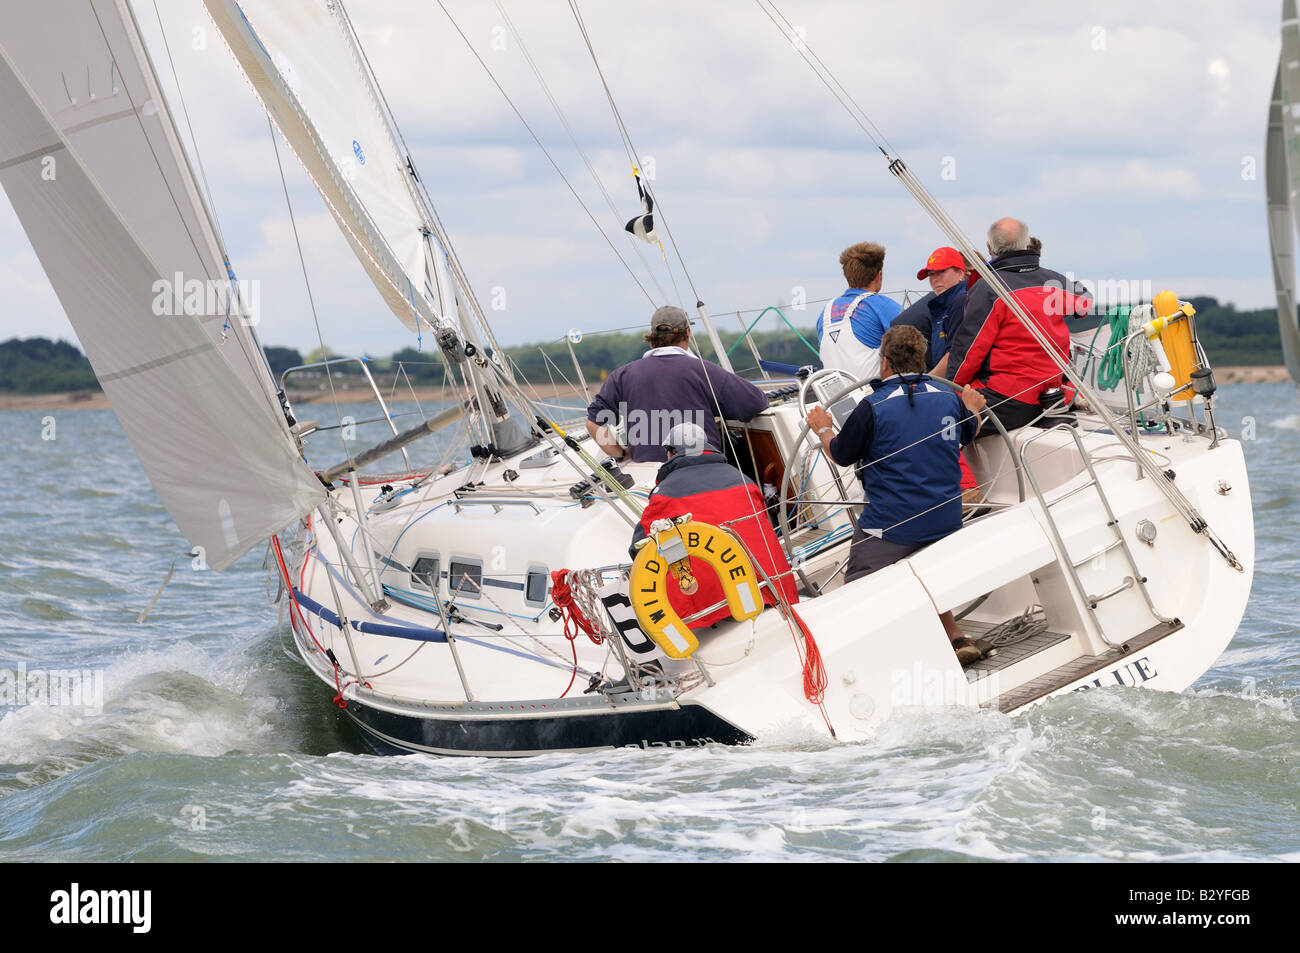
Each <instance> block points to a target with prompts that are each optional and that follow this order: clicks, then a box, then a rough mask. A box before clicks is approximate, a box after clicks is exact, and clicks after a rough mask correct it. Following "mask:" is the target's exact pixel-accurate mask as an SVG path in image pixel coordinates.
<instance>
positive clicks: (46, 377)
mask: <svg viewBox="0 0 1300 953" xmlns="http://www.w3.org/2000/svg"><path fill="white" fill-rule="evenodd" d="M1190 300H1191V303H1192V305H1193V307H1195V308H1196V312H1197V315H1196V319H1197V322H1196V326H1197V331H1198V333H1199V335H1200V339H1201V344H1202V345H1203V346H1204V348H1205V350H1206V353H1207V354H1209V356H1210V360H1212V361H1213V362H1214V363H1215V364H1217V365H1220V366H1228V365H1268V364H1281V363H1282V346H1281V342H1280V339H1279V337H1278V329H1277V312H1276V311H1274V310H1273V309H1270V308H1261V309H1259V310H1255V311H1238V310H1237V309H1236V308H1235V307H1234V306H1233V305H1232V304H1231V303H1224V304H1220V303H1219V301H1218V300H1217V299H1215V298H1210V297H1195V298H1191V299H1190ZM1096 323H1097V321H1096V320H1095V319H1094V320H1093V321H1092V322H1091V323H1090V324H1087V323H1075V324H1073V325H1072V330H1079V329H1081V328H1087V327H1090V326H1093V325H1095V324H1096ZM801 333H802V334H803V337H804V338H806V339H807V340H809V341H812V342H814V344H815V341H816V332H815V331H813V330H809V329H805V330H802V332H801ZM740 336H741V335H740V332H739V331H722V332H720V334H719V337H720V338H721V339H722V343H723V347H724V348H725V349H727V350H729V351H730V353H731V360H732V363H733V364H734V365H735V367H736V369H737V371H739V372H741V373H742V374H743V373H746V372H747V371H748V370H753V369H755V367H756V365H755V362H754V358H753V353H752V351H751V350H750V348H749V346H748V345H747V344H745V343H743V342H741V343H738V342H739V339H740ZM752 337H753V339H754V343H755V344H756V345H757V347H758V350H759V353H760V354H761V355H762V356H763V358H764V360H770V361H780V362H782V363H785V364H794V365H802V364H811V363H816V362H817V357H816V354H815V353H814V352H813V351H812V350H810V348H809V347H808V346H807V345H806V344H805V343H804V342H803V341H802V340H800V338H799V337H798V336H797V335H796V334H795V333H794V332H792V331H790V330H789V329H787V328H782V329H781V330H779V331H755V332H753V334H752ZM700 346H701V349H702V351H703V353H704V356H705V357H706V358H709V359H714V358H715V355H714V354H713V350H712V348H711V347H710V346H709V343H708V341H707V339H706V338H705V337H704V336H703V335H701V336H700ZM645 349H646V345H645V342H644V341H643V340H642V339H641V335H640V334H636V333H622V334H589V335H587V336H585V337H584V338H583V339H582V340H581V341H580V342H579V343H577V344H575V345H574V348H573V350H574V353H575V354H576V355H577V358H578V360H579V361H580V362H581V364H582V370H583V373H584V374H586V376H587V380H588V383H591V382H593V381H599V380H602V379H603V378H604V377H605V375H606V374H608V373H609V372H610V371H612V370H613V369H614V368H616V367H619V366H621V365H623V364H626V363H627V362H628V361H632V360H635V359H636V358H638V357H640V356H641V354H643V353H644V352H645ZM504 350H505V353H506V355H507V357H508V358H509V360H510V362H511V363H512V364H513V365H514V366H515V367H516V369H517V370H516V373H519V374H522V376H523V377H524V378H525V379H526V380H528V381H530V382H532V383H534V384H545V383H549V382H550V381H554V382H555V383H557V384H561V383H563V382H564V381H566V380H567V381H569V382H571V383H575V384H576V383H577V378H576V372H575V370H574V366H573V359H572V357H571V356H570V353H569V344H568V342H567V341H566V340H565V339H564V338H561V339H559V340H556V341H550V342H546V343H541V344H525V345H519V346H516V347H508V348H505V349H504ZM265 351H266V357H267V362H268V364H270V366H271V371H272V373H273V374H274V375H275V376H276V378H277V379H278V378H279V376H280V374H281V373H282V372H283V371H284V370H285V369H287V368H289V367H293V366H295V365H298V364H304V363H311V362H313V361H318V360H320V359H321V351H320V349H319V348H317V349H316V350H314V351H311V352H308V353H307V354H306V355H304V354H303V353H302V352H300V351H299V350H297V349H296V348H291V347H274V346H273V347H267V348H265ZM367 360H368V361H369V362H370V364H371V370H372V372H373V373H374V374H375V376H376V378H382V379H384V380H387V381H391V380H392V379H393V378H394V376H396V377H397V379H398V382H399V384H401V383H404V380H403V379H402V377H401V374H402V373H404V374H405V376H406V378H409V380H410V381H411V383H412V384H415V385H417V386H438V385H440V384H442V383H443V377H444V371H443V367H442V362H441V361H440V360H439V357H438V353H437V351H436V349H432V348H426V349H425V350H423V351H420V350H417V349H416V348H413V347H406V348H402V349H401V350H399V351H397V352H395V353H394V354H392V355H390V356H389V357H386V358H380V357H374V356H369V355H367ZM399 363H400V365H401V370H400V371H399V369H398V365H399ZM332 373H334V374H335V375H337V376H339V377H343V378H348V377H350V376H357V375H359V370H358V369H357V368H356V366H355V365H351V366H349V365H347V364H341V365H338V366H337V367H335V368H333V369H332ZM98 389H99V382H98V381H97V380H96V379H95V375H94V372H93V371H92V370H91V368H90V362H89V361H88V360H86V358H85V356H84V355H82V353H81V351H80V350H79V349H78V348H77V347H76V346H75V345H72V344H69V343H67V342H66V341H50V340H48V339H46V338H27V339H25V340H22V339H19V338H11V339H10V340H8V341H5V342H3V343H0V393H11V394H48V393H54V392H57V391H77V390H98Z"/></svg>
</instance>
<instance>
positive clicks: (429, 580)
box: [411, 556, 438, 592]
mask: <svg viewBox="0 0 1300 953" xmlns="http://www.w3.org/2000/svg"><path fill="white" fill-rule="evenodd" d="M411 585H412V586H414V587H416V588H417V589H428V590H429V591H430V592H437V591H438V557H437V556H421V557H420V558H419V559H417V560H416V561H415V562H414V563H412V564H411Z"/></svg>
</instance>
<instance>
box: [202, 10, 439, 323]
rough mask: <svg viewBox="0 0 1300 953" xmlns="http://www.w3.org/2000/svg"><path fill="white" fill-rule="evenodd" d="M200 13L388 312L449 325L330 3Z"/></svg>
mask: <svg viewBox="0 0 1300 953" xmlns="http://www.w3.org/2000/svg"><path fill="white" fill-rule="evenodd" d="M204 3H205V5H206V6H207V8H208V12H209V13H210V14H211V15H212V18H213V21H214V22H215V23H216V25H217V28H218V29H219V30H220V31H221V33H222V35H223V36H224V37H225V38H226V42H227V43H228V44H229V45H230V48H231V50H232V52H233V53H234V55H235V58H236V59H237V60H238V62H239V65H240V67H241V68H242V69H243V71H244V73H245V75H247V76H248V78H249V80H250V81H251V82H252V84H253V87H254V88H255V89H256V91H257V94H258V96H259V97H261V99H262V103H263V105H265V107H266V109H267V111H268V112H269V113H270V114H271V117H272V118H273V119H274V120H275V123H276V125H277V126H278V127H279V129H280V131H281V133H282V134H283V135H284V137H285V139H286V140H287V141H288V142H289V144H290V146H291V147H292V148H293V150H294V152H295V153H296V154H297V156H298V158H299V159H300V160H301V161H302V163H303V166H304V167H305V168H306V169H307V172H308V174H309V175H310V176H311V178H312V180H313V182H314V183H315V185H316V188H317V189H319V190H320V192H321V194H322V195H323V196H324V198H325V201H326V203H327V204H328V205H329V208H330V211H331V212H332V213H333V214H334V217H335V219H336V220H337V221H338V223H339V226H340V227H341V228H342V230H343V234H344V235H345V236H346V237H347V239H348V242H349V243H350V244H351V245H352V248H353V251H354V252H355V253H356V255H357V257H358V258H359V259H360V261H361V264H362V265H363V266H364V267H365V269H366V272H367V273H368V274H369V275H370V278H371V280H372V281H374V283H375V285H376V287H378V289H379V292H380V294H382V295H383V297H384V300H385V302H387V304H388V306H389V307H390V308H391V309H392V310H393V313H394V314H396V315H397V317H398V318H399V319H400V320H401V321H402V322H403V323H404V324H405V325H406V326H407V327H408V328H410V329H412V330H418V329H419V326H417V316H419V317H421V318H423V319H425V321H426V322H428V324H425V325H423V327H425V328H427V327H428V326H429V325H431V324H436V323H438V322H439V319H442V318H445V319H447V320H449V321H453V322H454V320H455V318H454V316H455V314H456V305H455V297H454V293H453V292H452V286H451V284H450V283H449V282H448V280H447V275H446V270H445V265H444V263H443V261H442V253H441V250H436V251H435V250H434V249H435V247H436V246H435V245H434V244H433V243H431V242H430V241H429V239H430V237H431V236H432V235H433V223H432V222H429V221H427V220H426V215H425V213H424V209H423V207H422V205H421V203H420V201H419V199H418V197H417V195H416V193H415V190H414V189H415V183H414V177H413V170H412V167H411V166H410V162H409V157H407V156H406V155H405V154H404V153H403V151H402V150H401V149H400V148H399V146H398V144H397V141H396V139H395V137H394V135H393V131H392V129H391V128H390V126H389V123H388V120H387V118H386V116H385V113H384V110H383V105H382V103H381V101H380V98H379V95H378V91H377V90H376V89H375V88H374V86H373V84H372V83H371V81H370V77H369V75H368V73H367V71H366V69H365V67H364V64H363V62H362V60H361V55H360V51H359V50H358V48H357V46H356V44H355V42H354V40H353V36H352V32H351V29H350V28H349V25H348V23H347V22H346V19H345V16H346V15H345V14H344V12H343V10H342V6H341V5H340V4H339V3H337V2H333V0H301V2H296V3H284V2H283V0H280V2H276V0H245V2H243V3H236V2H235V0H204Z"/></svg>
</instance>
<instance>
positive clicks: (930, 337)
mask: <svg viewBox="0 0 1300 953" xmlns="http://www.w3.org/2000/svg"><path fill="white" fill-rule="evenodd" d="M916 277H917V280H918V281H923V280H925V279H926V278H929V279H930V293H929V294H928V295H926V296H925V297H924V298H922V299H921V300H920V301H918V302H916V303H915V304H913V305H912V306H911V307H909V308H907V310H905V311H904V312H903V313H902V314H900V315H899V316H898V317H897V318H895V319H894V325H895V326H897V325H900V324H907V325H910V326H912V327H914V328H916V329H917V330H918V331H920V332H921V334H923V335H924V336H925V340H926V341H927V343H928V344H929V349H928V350H927V351H926V367H927V368H928V369H929V370H930V372H931V373H932V374H939V375H940V376H942V375H943V373H944V371H945V370H946V369H947V366H948V343H949V341H951V340H952V335H953V332H954V331H956V330H957V325H959V324H960V323H961V318H962V313H963V312H964V311H965V309H966V282H965V277H966V261H965V259H963V258H962V256H961V252H959V251H958V250H957V249H955V248H949V247H948V246H947V245H945V246H943V247H942V248H936V249H935V250H934V251H933V252H932V253H931V254H930V257H929V258H928V259H926V262H925V266H924V267H923V268H922V269H921V270H920V271H918V272H917V273H916Z"/></svg>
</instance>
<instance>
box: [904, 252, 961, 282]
mask: <svg viewBox="0 0 1300 953" xmlns="http://www.w3.org/2000/svg"><path fill="white" fill-rule="evenodd" d="M947 268H961V269H962V270H963V271H964V270H965V269H966V260H965V259H964V258H962V257H961V252H959V251H958V250H957V249H955V248H949V247H948V246H947V245H944V246H943V247H942V248H936V249H935V250H934V251H933V252H931V253H930V257H929V258H927V259H926V261H925V267H924V268H922V269H921V270H920V271H918V272H917V273H916V280H917V281H920V280H921V279H923V278H928V277H930V273H931V272H933V271H943V270H945V269H947Z"/></svg>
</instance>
